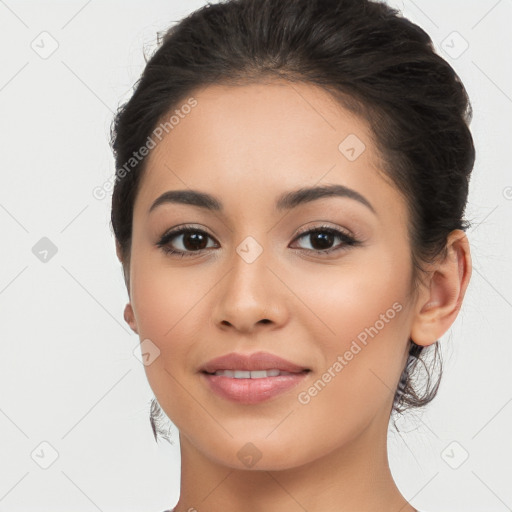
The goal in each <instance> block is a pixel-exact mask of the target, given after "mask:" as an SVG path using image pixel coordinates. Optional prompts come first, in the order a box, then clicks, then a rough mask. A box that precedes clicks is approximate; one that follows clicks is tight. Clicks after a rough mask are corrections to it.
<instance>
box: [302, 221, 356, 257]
mask: <svg viewBox="0 0 512 512" xmlns="http://www.w3.org/2000/svg"><path fill="white" fill-rule="evenodd" d="M302 238H305V239H306V240H309V241H310V243H309V247H305V249H307V250H310V251H313V252H315V253H330V252H332V251H337V250H340V249H343V248H345V247H346V246H353V245H356V244H357V241H356V240H355V239H354V238H353V237H352V236H350V235H348V234H347V233H344V232H343V231H340V230H338V229H335V228H331V227H322V228H315V229H311V230H309V231H306V232H305V233H302V234H301V235H300V236H298V237H297V238H296V240H300V239H302ZM336 239H338V240H341V242H342V243H341V244H340V245H338V246H337V247H336V246H335V247H331V246H332V244H333V243H334V241H335V240H336ZM302 248H303V249H304V247H302Z"/></svg>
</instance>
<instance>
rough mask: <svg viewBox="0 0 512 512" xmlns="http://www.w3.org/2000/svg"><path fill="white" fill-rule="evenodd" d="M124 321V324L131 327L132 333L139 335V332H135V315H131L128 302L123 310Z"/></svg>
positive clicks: (131, 311) (130, 306)
mask: <svg viewBox="0 0 512 512" xmlns="http://www.w3.org/2000/svg"><path fill="white" fill-rule="evenodd" d="M124 319H125V321H126V323H127V324H128V325H129V326H130V327H131V329H132V331H133V332H135V333H137V334H139V331H138V330H137V322H136V321H135V315H134V314H133V308H132V305H131V304H130V303H129V302H128V304H126V306H125V308H124Z"/></svg>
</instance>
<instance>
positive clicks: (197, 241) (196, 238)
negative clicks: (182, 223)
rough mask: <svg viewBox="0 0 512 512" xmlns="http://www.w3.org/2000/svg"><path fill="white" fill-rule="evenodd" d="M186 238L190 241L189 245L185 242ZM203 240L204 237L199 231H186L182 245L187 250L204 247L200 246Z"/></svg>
mask: <svg viewBox="0 0 512 512" xmlns="http://www.w3.org/2000/svg"><path fill="white" fill-rule="evenodd" d="M187 240H189V241H192V243H191V244H190V247H187V243H186V241H187ZM204 241H205V237H203V235H201V234H200V233H186V234H185V236H184V237H183V245H184V246H185V248H186V249H188V250H190V249H192V250H193V249H199V250H201V249H204V247H201V243H202V242H203V243H204Z"/></svg>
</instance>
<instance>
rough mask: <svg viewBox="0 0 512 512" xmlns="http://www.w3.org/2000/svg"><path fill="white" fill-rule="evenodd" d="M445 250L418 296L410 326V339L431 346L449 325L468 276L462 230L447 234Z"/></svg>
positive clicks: (469, 267) (467, 252) (468, 255)
mask: <svg viewBox="0 0 512 512" xmlns="http://www.w3.org/2000/svg"><path fill="white" fill-rule="evenodd" d="M446 250H447V254H446V258H445V259H444V260H442V261H440V262H438V263H436V264H434V265H433V268H432V272H431V273H430V275H429V279H428V280H427V282H426V283H425V285H424V287H423V288H422V291H421V293H420V294H419V297H418V302H417V304H416V306H417V307H416V309H417V312H416V314H415V316H414V320H413V323H412V326H411V338H412V340H413V341H414V343H416V344H417V345H422V346H427V345H432V344H433V343H435V342H436V341H437V340H438V339H439V338H441V336H442V335H443V334H444V333H445V332H446V331H447V330H448V329H449V328H450V326H451V325H452V323H453V322H454V321H455V319H456V318H457V315H458V313H459V310H460V307H461V305H462V301H463V299H464V295H465V293H466V288H467V286H468V283H469V279H470V277H471V271H472V265H471V253H470V248H469V241H468V238H467V236H466V234H465V233H464V231H462V230H461V229H456V230H454V231H452V232H451V233H450V235H449V236H448V239H447V242H446Z"/></svg>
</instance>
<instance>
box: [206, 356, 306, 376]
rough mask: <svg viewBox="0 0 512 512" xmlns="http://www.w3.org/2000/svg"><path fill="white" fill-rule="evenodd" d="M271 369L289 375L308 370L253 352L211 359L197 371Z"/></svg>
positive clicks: (281, 359) (289, 362)
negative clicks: (288, 373)
mask: <svg viewBox="0 0 512 512" xmlns="http://www.w3.org/2000/svg"><path fill="white" fill-rule="evenodd" d="M271 369H277V370H281V371H283V372H290V373H301V372H303V371H304V370H309V368H306V367H305V366H300V365H298V364H295V363H292V362H291V361H287V360H286V359H283V358H282V357H279V356H276V355H274V354H270V353H269V352H254V353H252V354H238V353H236V352H233V353H231V354H226V355H224V356H220V357H216V358H215V359H211V360H210V361H208V362H207V363H205V364H204V365H203V366H201V368H200V369H199V371H202V372H207V373H215V372H216V371H217V370H245V371H257V370H271Z"/></svg>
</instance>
